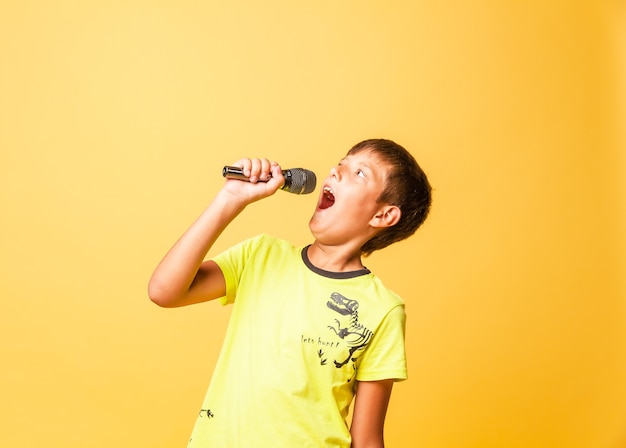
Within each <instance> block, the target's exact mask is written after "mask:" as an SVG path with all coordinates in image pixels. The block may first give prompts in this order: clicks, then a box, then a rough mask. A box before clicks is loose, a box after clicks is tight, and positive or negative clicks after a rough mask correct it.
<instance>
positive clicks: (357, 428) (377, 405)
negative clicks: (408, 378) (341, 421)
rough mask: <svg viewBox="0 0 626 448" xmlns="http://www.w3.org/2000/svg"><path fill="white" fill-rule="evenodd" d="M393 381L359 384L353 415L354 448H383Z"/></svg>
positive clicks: (351, 430) (363, 382)
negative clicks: (384, 429)
mask: <svg viewBox="0 0 626 448" xmlns="http://www.w3.org/2000/svg"><path fill="white" fill-rule="evenodd" d="M392 388H393V380H382V381H361V382H359V383H358V386H357V390H356V398H355V402H354V411H353V414H352V425H351V426H350V434H351V435H352V448H383V447H384V446H385V442H384V437H383V427H384V424H385V416H386V415H387V406H388V405H389V398H390V397H391V389H392Z"/></svg>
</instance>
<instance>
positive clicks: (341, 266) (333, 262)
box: [307, 241, 365, 272]
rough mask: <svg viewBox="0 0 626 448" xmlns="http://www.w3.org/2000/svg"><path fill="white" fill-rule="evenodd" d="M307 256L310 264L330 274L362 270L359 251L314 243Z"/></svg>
mask: <svg viewBox="0 0 626 448" xmlns="http://www.w3.org/2000/svg"><path fill="white" fill-rule="evenodd" d="M307 256H308V258H309V261H310V262H311V264H313V265H314V266H315V267H317V268H319V269H323V270H325V271H331V272H351V271H358V270H361V269H364V268H365V267H364V266H363V264H362V263H361V251H360V250H355V249H354V248H346V247H343V246H326V245H323V244H321V243H319V242H318V241H315V242H314V243H313V244H311V245H310V246H309V249H308V251H307Z"/></svg>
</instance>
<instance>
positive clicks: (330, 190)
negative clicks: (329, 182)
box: [324, 187, 335, 195]
mask: <svg viewBox="0 0 626 448" xmlns="http://www.w3.org/2000/svg"><path fill="white" fill-rule="evenodd" d="M324 193H330V194H332V195H334V194H335V193H334V192H333V189H332V188H330V187H324Z"/></svg>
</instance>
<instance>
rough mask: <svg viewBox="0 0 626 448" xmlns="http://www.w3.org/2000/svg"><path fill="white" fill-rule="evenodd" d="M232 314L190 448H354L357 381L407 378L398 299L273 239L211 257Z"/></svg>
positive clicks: (364, 277)
mask: <svg viewBox="0 0 626 448" xmlns="http://www.w3.org/2000/svg"><path fill="white" fill-rule="evenodd" d="M214 260H215V261H216V263H217V264H218V265H219V267H220V269H221V270H222V272H223V274H224V277H225V279H226V289H227V292H226V296H225V297H223V298H222V299H221V300H222V303H223V304H230V303H232V304H233V306H234V308H233V312H232V315H231V319H230V322H229V326H228V330H227V332H226V336H225V339H224V344H223V347H222V352H221V354H220V357H219V359H218V362H217V365H216V367H215V370H214V373H213V378H212V380H211V383H210V385H209V389H208V391H207V393H206V396H205V399H204V402H203V404H202V407H201V410H200V412H199V415H198V418H197V420H196V425H195V427H194V430H193V432H192V435H191V440H190V442H189V447H211V448H237V447H242V448H265V447H267V448H308V447H310V448H321V447H342V448H349V447H350V443H351V442H350V433H349V429H348V425H347V423H346V416H347V414H348V407H349V406H350V403H351V401H352V399H353V397H354V392H355V384H356V382H357V381H375V380H382V379H395V380H403V379H406V377H407V373H406V358H405V350H404V328H405V314H404V303H403V301H402V299H401V298H400V297H398V296H397V295H396V294H394V293H393V292H391V291H390V290H388V289H387V288H386V287H385V286H384V285H383V284H382V282H381V281H380V279H378V278H377V277H376V276H374V275H373V274H372V273H370V272H369V271H368V270H361V271H355V272H348V273H334V272H328V271H323V270H320V269H317V268H316V267H314V266H312V265H311V264H310V262H309V261H308V258H307V257H306V248H302V247H300V248H298V247H294V246H293V245H291V244H290V243H287V242H285V241H282V240H278V239H275V238H272V237H269V236H267V235H260V236H258V237H255V238H252V239H250V240H247V241H244V242H243V243H240V244H239V245H237V246H234V247H233V248H231V249H229V250H228V251H226V252H224V253H222V254H220V255H218V256H217V257H215V258H214Z"/></svg>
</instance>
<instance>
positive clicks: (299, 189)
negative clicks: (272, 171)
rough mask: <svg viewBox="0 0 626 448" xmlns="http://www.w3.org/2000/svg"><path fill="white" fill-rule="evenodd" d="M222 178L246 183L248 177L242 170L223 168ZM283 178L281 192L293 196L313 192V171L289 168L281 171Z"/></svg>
mask: <svg viewBox="0 0 626 448" xmlns="http://www.w3.org/2000/svg"><path fill="white" fill-rule="evenodd" d="M222 176H224V177H226V178H228V179H239V180H245V181H248V180H249V179H248V177H246V176H244V174H243V169H242V168H239V167H237V166H225V167H224V168H223V169H222ZM283 176H285V184H284V185H283V186H282V187H280V189H281V190H283V191H288V192H289V193H294V194H309V193H312V192H313V190H315V184H316V182H317V179H316V177H315V173H314V172H313V171H309V170H305V169H304V168H291V169H288V170H283Z"/></svg>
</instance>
